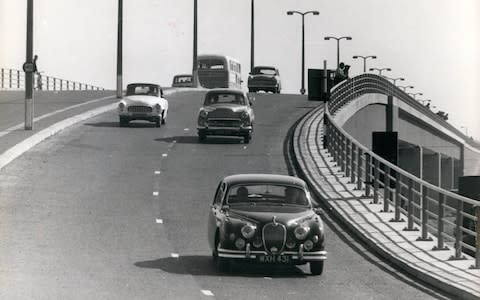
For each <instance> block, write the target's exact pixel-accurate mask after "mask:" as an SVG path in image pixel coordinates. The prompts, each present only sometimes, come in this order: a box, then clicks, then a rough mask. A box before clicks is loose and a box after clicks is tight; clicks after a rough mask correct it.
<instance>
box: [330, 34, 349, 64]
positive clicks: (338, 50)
mask: <svg viewBox="0 0 480 300" xmlns="http://www.w3.org/2000/svg"><path fill="white" fill-rule="evenodd" d="M324 39H325V40H326V41H328V40H330V39H334V40H336V41H337V68H338V65H339V64H340V40H347V41H350V40H351V39H352V37H350V36H342V37H334V36H326V37H325V38H324Z"/></svg>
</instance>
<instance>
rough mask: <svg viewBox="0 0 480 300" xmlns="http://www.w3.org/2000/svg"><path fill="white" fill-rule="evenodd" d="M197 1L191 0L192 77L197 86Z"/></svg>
mask: <svg viewBox="0 0 480 300" xmlns="http://www.w3.org/2000/svg"><path fill="white" fill-rule="evenodd" d="M197 54H198V2H197V0H193V66H192V77H193V86H194V87H198V62H197Z"/></svg>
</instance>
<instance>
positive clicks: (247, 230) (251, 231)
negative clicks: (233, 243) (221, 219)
mask: <svg viewBox="0 0 480 300" xmlns="http://www.w3.org/2000/svg"><path fill="white" fill-rule="evenodd" d="M255 230H256V227H255V226H254V225H252V224H246V225H243V227H242V229H241V232H242V235H243V237H244V238H246V239H251V238H252V237H253V236H254V235H255Z"/></svg>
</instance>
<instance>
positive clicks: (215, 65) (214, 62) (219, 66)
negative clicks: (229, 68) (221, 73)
mask: <svg viewBox="0 0 480 300" xmlns="http://www.w3.org/2000/svg"><path fill="white" fill-rule="evenodd" d="M198 68H199V69H210V70H223V69H225V62H224V61H223V60H222V59H215V58H211V59H202V60H200V61H199V62H198Z"/></svg>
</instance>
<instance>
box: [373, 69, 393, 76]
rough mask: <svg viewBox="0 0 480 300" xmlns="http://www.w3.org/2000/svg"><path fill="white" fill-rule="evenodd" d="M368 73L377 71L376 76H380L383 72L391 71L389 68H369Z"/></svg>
mask: <svg viewBox="0 0 480 300" xmlns="http://www.w3.org/2000/svg"><path fill="white" fill-rule="evenodd" d="M369 70H370V71H378V75H382V72H383V71H391V70H392V69H390V68H370V69H369Z"/></svg>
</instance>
